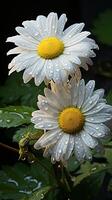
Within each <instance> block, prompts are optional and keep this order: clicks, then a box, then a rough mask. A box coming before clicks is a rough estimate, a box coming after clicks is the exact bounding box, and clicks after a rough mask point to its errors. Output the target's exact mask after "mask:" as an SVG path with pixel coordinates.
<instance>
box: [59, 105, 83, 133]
mask: <svg viewBox="0 0 112 200" xmlns="http://www.w3.org/2000/svg"><path fill="white" fill-rule="evenodd" d="M58 123H59V126H60V128H61V129H62V130H63V131H64V132H66V133H69V134H75V133H77V132H79V131H80V130H81V129H82V128H83V125H84V116H83V114H82V113H81V111H80V110H79V109H78V108H75V107H69V108H65V109H64V110H63V111H62V112H61V113H60V114H59V118H58Z"/></svg>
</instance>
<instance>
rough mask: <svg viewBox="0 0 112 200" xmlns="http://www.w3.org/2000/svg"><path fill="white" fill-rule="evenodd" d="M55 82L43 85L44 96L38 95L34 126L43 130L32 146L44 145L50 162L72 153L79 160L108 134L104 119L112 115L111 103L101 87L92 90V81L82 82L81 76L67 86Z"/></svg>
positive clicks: (89, 156)
mask: <svg viewBox="0 0 112 200" xmlns="http://www.w3.org/2000/svg"><path fill="white" fill-rule="evenodd" d="M54 86H55V87H53V88H52V90H50V89H48V88H46V89H45V97H44V96H40V95H39V97H38V100H39V101H38V107H39V109H40V110H37V111H35V112H33V114H32V115H33V117H32V120H31V121H32V122H33V123H34V124H35V128H38V129H43V130H44V131H45V133H44V135H43V136H42V137H41V138H40V139H39V140H38V141H37V142H36V143H35V148H36V149H40V148H45V151H44V155H45V156H48V155H50V156H51V161H52V162H54V161H59V160H62V161H64V160H68V159H69V157H70V156H71V154H73V153H74V154H75V155H76V157H77V159H78V160H83V159H91V157H92V156H91V152H90V148H91V149H94V148H96V147H99V141H100V139H101V140H102V138H105V137H107V136H108V134H109V128H108V127H107V126H106V125H105V124H104V122H106V121H108V120H110V119H111V118H112V106H110V105H107V104H106V100H105V99H103V96H104V90H103V89H99V90H96V91H94V87H95V81H89V82H88V83H87V84H86V85H85V82H84V80H83V79H82V80H81V81H79V83H76V82H75V81H74V79H72V80H71V82H70V84H69V85H68V87H67V86H66V87H64V86H56V85H54Z"/></svg>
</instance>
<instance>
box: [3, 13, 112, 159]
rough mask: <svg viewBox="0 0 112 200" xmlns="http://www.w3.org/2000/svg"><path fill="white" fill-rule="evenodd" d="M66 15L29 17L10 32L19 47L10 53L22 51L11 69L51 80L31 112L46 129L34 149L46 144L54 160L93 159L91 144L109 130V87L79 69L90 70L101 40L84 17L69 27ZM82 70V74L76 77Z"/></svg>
mask: <svg viewBox="0 0 112 200" xmlns="http://www.w3.org/2000/svg"><path fill="white" fill-rule="evenodd" d="M66 22H67V17H66V15H65V14H62V15H61V16H60V17H59V19H58V16H57V14H56V13H53V12H52V13H50V14H49V15H48V16H47V17H45V16H43V15H40V16H38V17H37V18H36V20H30V21H24V22H23V23H22V25H23V26H22V27H16V31H17V32H18V35H16V36H12V37H9V38H7V42H13V43H14V44H15V45H16V47H15V48H14V49H11V50H9V51H8V53H7V54H8V55H10V54H17V56H15V57H14V58H13V59H12V61H11V63H10V64H9V74H11V73H12V72H14V71H17V72H20V71H22V70H24V73H23V81H24V83H27V82H28V81H30V80H31V79H32V78H34V81H35V84H36V85H37V86H39V85H40V84H41V83H42V82H43V81H45V82H46V80H47V82H48V83H49V88H47V87H46V88H45V89H44V94H45V96H41V95H39V96H38V102H37V106H38V110H37V111H34V112H33V113H32V119H31V121H32V123H34V127H35V128H36V129H42V130H44V134H43V135H42V136H41V137H40V138H39V139H38V141H37V142H36V143H35V145H34V147H35V149H41V148H44V156H50V157H51V161H52V162H53V163H54V162H56V161H60V160H61V161H63V162H64V161H66V160H68V159H69V158H70V156H71V155H75V157H76V158H77V159H78V160H79V161H83V160H84V159H91V158H92V153H91V149H97V148H100V145H101V141H102V139H104V138H107V137H109V136H110V130H109V128H108V127H107V126H106V123H105V122H106V121H109V120H110V119H111V118H112V106H110V105H108V104H107V103H106V100H105V99H104V90H103V89H98V90H94V88H95V81H94V80H90V81H89V82H88V83H85V81H84V79H81V78H80V76H79V74H80V73H78V72H80V68H81V67H82V68H84V69H85V70H88V65H92V64H93V63H92V60H91V58H92V57H95V56H96V55H95V52H94V51H93V49H98V45H97V44H96V43H95V41H94V40H93V39H91V38H88V36H89V35H90V32H88V31H82V29H83V28H84V23H76V24H73V25H71V26H70V27H68V28H66V29H64V27H65V24H66ZM77 76H78V77H77Z"/></svg>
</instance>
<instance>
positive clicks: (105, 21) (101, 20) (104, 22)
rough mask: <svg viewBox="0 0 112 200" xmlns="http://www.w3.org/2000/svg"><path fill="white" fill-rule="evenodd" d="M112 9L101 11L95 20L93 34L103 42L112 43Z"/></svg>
mask: <svg viewBox="0 0 112 200" xmlns="http://www.w3.org/2000/svg"><path fill="white" fill-rule="evenodd" d="M111 23H112V10H106V11H105V12H103V13H101V14H100V15H99V17H98V18H97V19H96V20H95V21H94V24H93V26H94V28H93V34H95V35H96V36H97V38H98V39H99V41H101V42H102V43H103V44H107V45H112V24H111Z"/></svg>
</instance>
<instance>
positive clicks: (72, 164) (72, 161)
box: [66, 156, 80, 172]
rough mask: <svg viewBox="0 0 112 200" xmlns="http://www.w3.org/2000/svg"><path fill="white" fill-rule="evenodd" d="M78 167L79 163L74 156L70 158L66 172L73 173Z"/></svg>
mask: <svg viewBox="0 0 112 200" xmlns="http://www.w3.org/2000/svg"><path fill="white" fill-rule="evenodd" d="M79 167H80V163H79V162H78V161H77V160H76V158H75V156H72V157H70V158H69V160H68V162H67V166H66V168H67V170H68V171H69V172H73V171H76V170H77V169H78V168H79Z"/></svg>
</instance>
